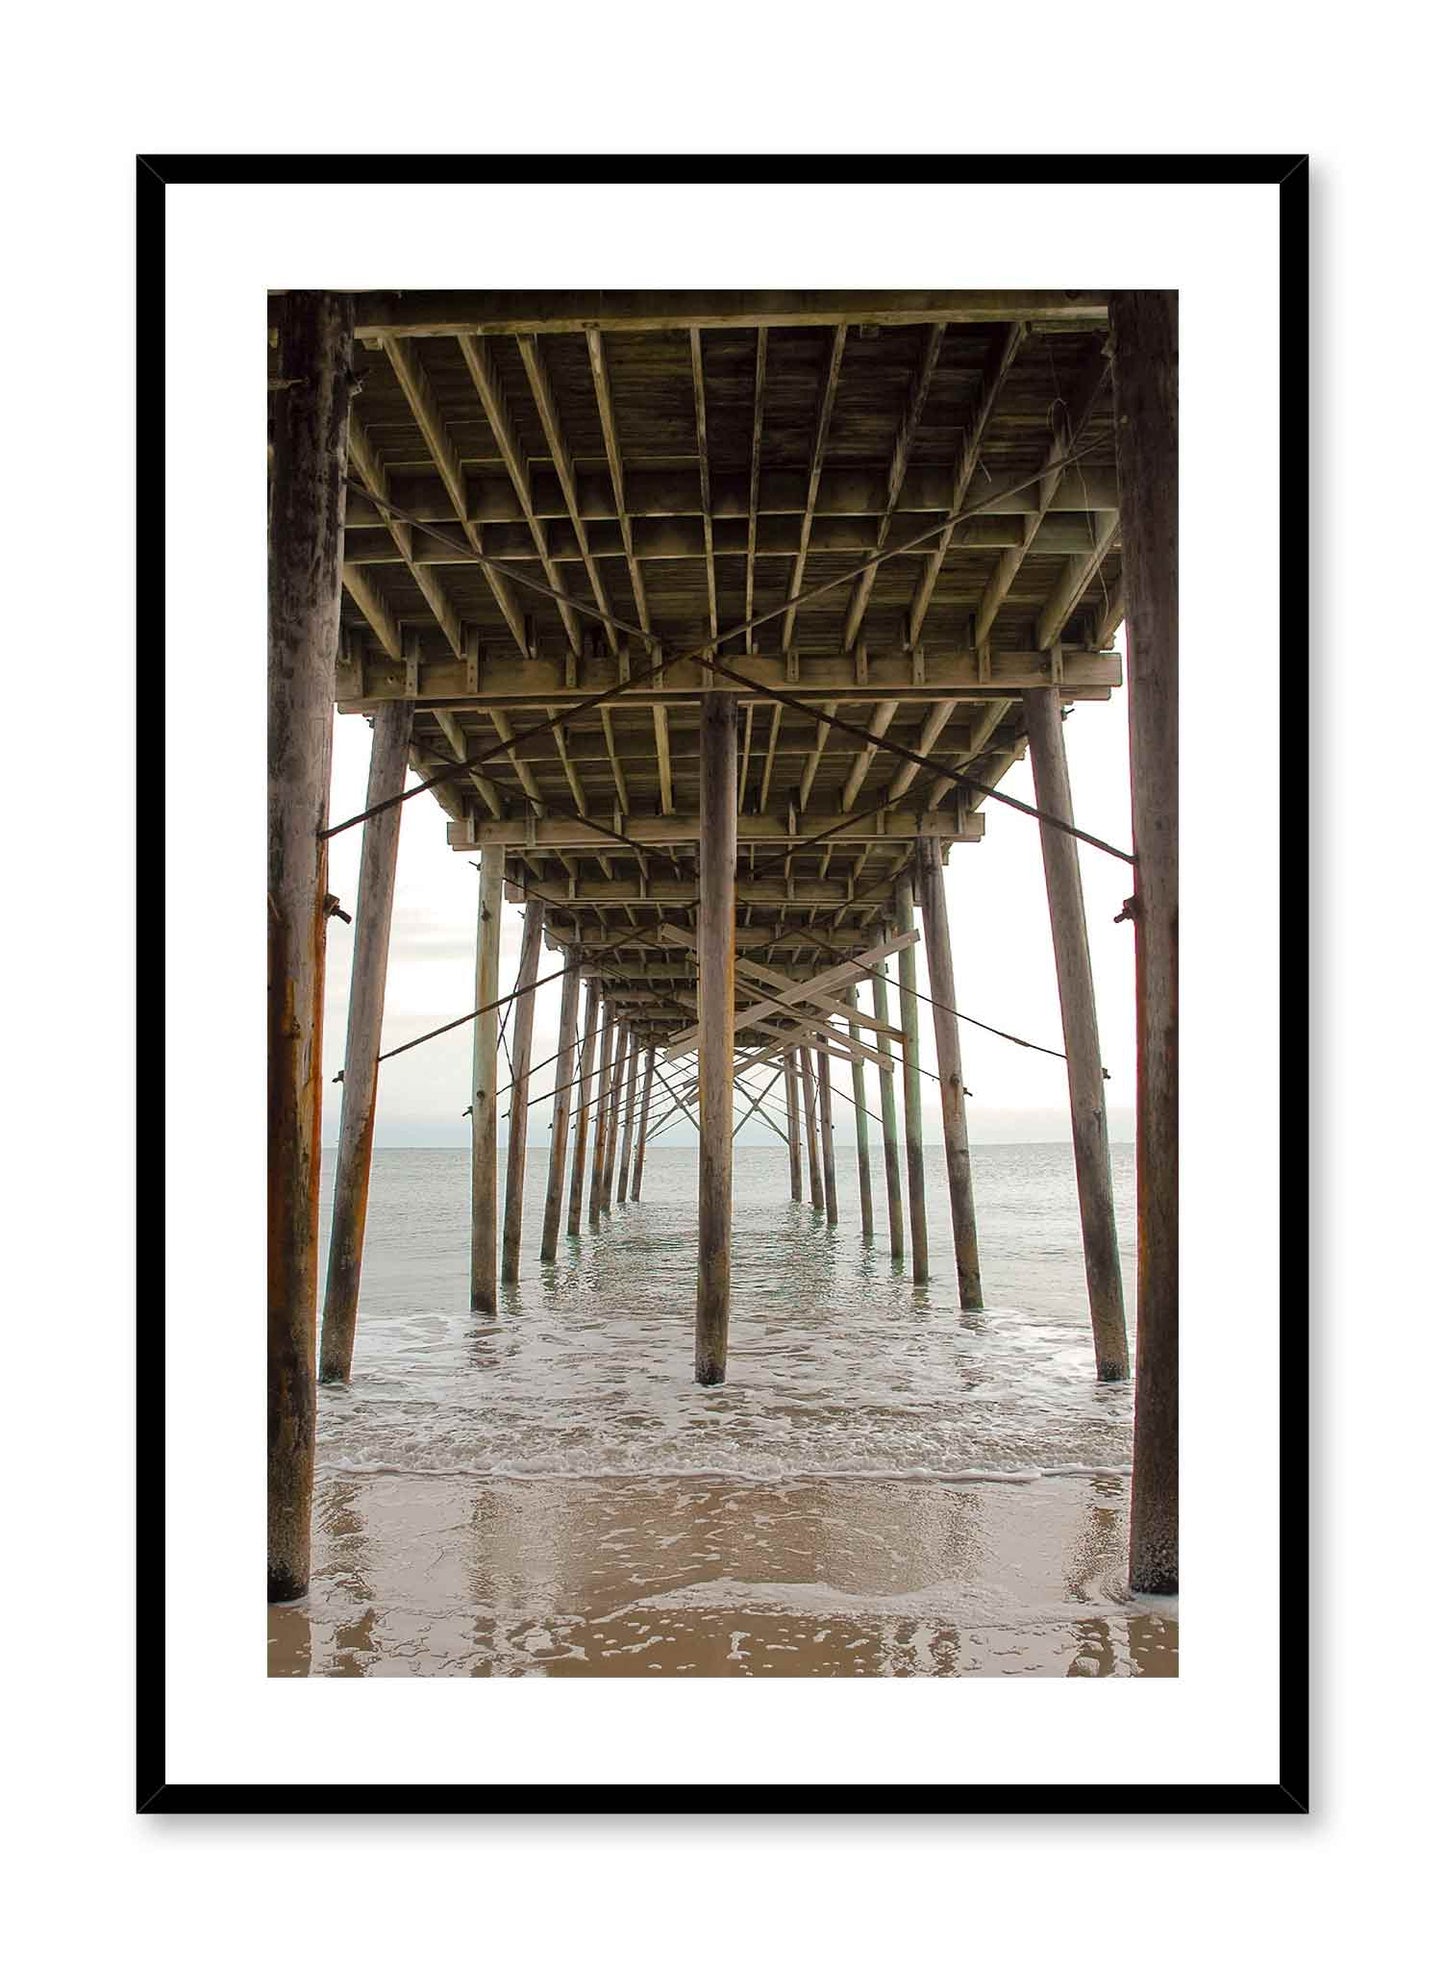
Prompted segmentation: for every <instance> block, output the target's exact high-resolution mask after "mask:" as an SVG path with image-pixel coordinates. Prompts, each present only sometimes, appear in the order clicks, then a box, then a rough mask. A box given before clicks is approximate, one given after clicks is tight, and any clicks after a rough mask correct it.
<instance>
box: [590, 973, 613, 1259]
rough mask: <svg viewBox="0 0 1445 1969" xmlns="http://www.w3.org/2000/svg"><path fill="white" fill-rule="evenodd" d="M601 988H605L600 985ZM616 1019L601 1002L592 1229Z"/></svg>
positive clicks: (597, 1219) (596, 1219) (596, 1220)
mask: <svg viewBox="0 0 1445 1969" xmlns="http://www.w3.org/2000/svg"><path fill="white" fill-rule="evenodd" d="M597 988H598V991H599V992H600V991H601V989H602V987H601V986H600V985H599V986H598V987H597ZM615 1028H616V1021H615V1020H614V1018H613V1016H612V1007H611V1006H610V1005H609V1004H608V1003H607V1001H606V999H603V1001H602V1040H601V1045H600V1049H599V1052H598V1056H597V1091H596V1094H595V1095H594V1099H595V1100H596V1103H597V1113H596V1118H595V1120H594V1122H593V1127H592V1183H591V1187H590V1188H589V1190H588V1192H587V1222H588V1225H589V1227H590V1228H591V1229H592V1230H594V1231H595V1230H597V1229H598V1228H599V1226H600V1225H601V1223H602V1180H603V1165H604V1164H605V1163H606V1161H607V1115H608V1110H609V1109H610V1108H611V1106H612V1040H613V1035H614V1032H615Z"/></svg>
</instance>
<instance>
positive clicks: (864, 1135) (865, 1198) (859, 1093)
mask: <svg viewBox="0 0 1445 1969" xmlns="http://www.w3.org/2000/svg"><path fill="white" fill-rule="evenodd" d="M847 1002H848V1010H849V1013H850V1014H851V1015H852V1016H851V1017H850V1021H849V1025H848V1037H849V1038H850V1039H853V1040H856V1039H857V1037H858V1025H857V1015H858V987H857V985H849V987H848V992H847ZM892 1064H893V1063H892V1061H891V1059H890V1060H889V1062H888V1066H889V1068H890V1069H891V1067H892ZM885 1077H886V1076H885V1074H884V1073H882V1072H880V1075H879V1078H880V1079H882V1078H885ZM853 1134H854V1140H855V1145H856V1147H857V1151H858V1214H859V1217H860V1219H861V1222H862V1229H863V1236H864V1237H865V1238H866V1239H869V1240H871V1239H872V1236H873V1163H872V1159H871V1157H870V1156H869V1153H868V1089H867V1087H866V1085H865V1083H864V1079H863V1062H862V1061H861V1060H855V1061H854V1062H853Z"/></svg>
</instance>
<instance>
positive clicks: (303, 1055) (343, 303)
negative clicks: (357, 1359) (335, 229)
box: [266, 292, 352, 1601]
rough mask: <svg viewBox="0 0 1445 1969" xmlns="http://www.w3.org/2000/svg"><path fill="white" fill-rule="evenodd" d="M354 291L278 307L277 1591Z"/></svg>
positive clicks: (299, 1266) (302, 1525) (296, 1436)
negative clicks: (281, 381) (282, 384)
mask: <svg viewBox="0 0 1445 1969" xmlns="http://www.w3.org/2000/svg"><path fill="white" fill-rule="evenodd" d="M351 330H352V306H351V302H350V301H349V300H348V299H346V298H345V297H344V296H342V295H339V294H331V293H325V292H317V293H306V294H295V295H291V296H289V297H288V298H287V300H286V302H285V304H284V305H283V306H282V308H281V310H280V313H279V321H278V337H279V354H280V363H281V374H282V376H283V377H285V378H286V379H287V380H288V382H289V383H290V384H291V387H289V388H287V389H284V390H279V391H277V392H276V394H275V396H274V398H273V400H272V408H273V413H274V420H275V423H274V439H273V447H272V473H271V512H270V537H269V542H268V569H267V576H268V580H267V602H268V625H267V626H268V649H267V715H268V732H267V748H266V751H267V787H268V791H267V809H266V818H267V851H266V897H267V904H268V909H267V940H266V941H267V947H266V966H267V978H266V1045H267V1106H266V1151H267V1162H266V1192H267V1231H266V1597H267V1599H268V1600H270V1601H282V1600H294V1599H296V1598H298V1597H299V1596H300V1595H301V1594H302V1593H304V1592H305V1591H306V1587H307V1583H308V1581H309V1579H310V1575H311V1486H312V1476H313V1471H314V1466H315V1454H316V1268H317V1242H318V1211H319V1205H320V1181H321V1168H320V1164H321V1040H322V1008H323V1004H324V999H325V949H326V909H325V896H326V861H327V857H326V848H325V844H324V843H323V842H321V841H319V839H318V836H319V834H320V832H321V830H322V829H323V828H324V827H325V826H326V822H327V798H328V788H329V783H330V774H331V718H332V710H331V706H332V698H333V694H334V692H335V688H336V685H335V677H336V655H337V625H338V622H339V620H340V611H341V523H342V507H343V480H344V477H345V466H346V422H347V417H348V414H349V411H350V405H351V391H350V383H351V371H350V358H351Z"/></svg>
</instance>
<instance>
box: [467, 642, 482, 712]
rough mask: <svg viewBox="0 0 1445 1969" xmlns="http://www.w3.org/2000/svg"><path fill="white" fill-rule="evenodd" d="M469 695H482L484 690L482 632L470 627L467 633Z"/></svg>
mask: <svg viewBox="0 0 1445 1969" xmlns="http://www.w3.org/2000/svg"><path fill="white" fill-rule="evenodd" d="M466 641H467V653H466V666H467V696H468V697H480V696H481V691H482V632H481V630H480V629H468V630H467V634H466Z"/></svg>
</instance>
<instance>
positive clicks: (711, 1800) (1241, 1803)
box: [136, 154, 1310, 1815]
mask: <svg viewBox="0 0 1445 1969" xmlns="http://www.w3.org/2000/svg"><path fill="white" fill-rule="evenodd" d="M593 170H596V171H599V172H605V173H606V175H607V177H608V179H609V180H610V181H614V182H617V181H621V182H628V183H637V184H648V183H658V182H662V183H671V182H677V181H679V180H682V181H690V182H703V183H717V182H727V183H769V184H776V183H787V182H810V183H817V182H826V183H833V184H845V185H846V184H850V183H869V184H876V183H880V182H890V181H901V180H906V181H907V182H909V183H910V184H917V183H918V182H919V180H920V179H927V180H929V181H931V182H932V183H933V184H934V185H936V186H938V187H946V186H948V185H951V184H970V185H981V184H1010V185H1028V184H1080V183H1084V184H1089V185H1181V186H1184V185H1189V186H1198V185H1247V184H1251V185H1275V186H1277V187H1278V192H1279V302H1280V358H1281V360H1280V398H1279V402H1280V432H1279V437H1280V459H1281V499H1280V511H1279V540H1280V575H1281V580H1280V596H1281V602H1280V607H1281V643H1282V646H1289V647H1293V648H1294V649H1296V650H1298V649H1300V647H1301V643H1302V641H1303V638H1304V635H1307V631H1308V622H1307V616H1306V610H1307V597H1308V593H1309V582H1308V526H1309V509H1308V499H1309V425H1308V414H1309V366H1308V360H1307V355H1306V353H1305V352H1307V350H1308V347H1309V313H1308V306H1309V170H1308V159H1307V158H1306V157H1304V156H1301V155H1297V154H1281V155H1268V154H1266V155H1245V156H1224V155H1200V156H1165V155H1149V156H1127V155H1110V156H1089V155H1081V154H1076V155H1071V156H1058V157H1051V156H1020V157H1014V156H955V157H936V156H930V157H911V156H904V155H895V156H848V157H844V156H837V157H834V156H746V157H744V156H726V155H711V156H709V155H699V156H686V155H673V156H605V157H604V156H597V157H578V156H525V155H512V156H499V157H487V156H471V157H464V156H419V155H408V156H395V157H388V156H380V155H372V156H337V155H330V156H327V155H304V156H302V155H277V156H204V155H173V154H165V155H142V156H139V157H138V158H137V160H136V312H137V337H136V348H137V364H136V390H137V410H138V415H137V429H138V432H139V433H140V439H139V442H138V446H137V492H138V510H140V511H144V512H148V513H151V514H158V513H161V512H162V511H163V509H164V502H165V498H166V490H167V488H166V485H165V475H164V462H163V461H164V449H165V446H164V437H165V416H166V407H165V381H166V322H165V278H166V190H167V187H168V186H170V185H217V186H220V185H242V184H277V183H287V184H292V183H297V184H328V185H336V184H348V185H368V184H388V185H391V184H423V183H425V184H437V183H446V184H459V183H460V184H498V183H502V184H506V183H516V182H527V183H547V182H560V181H569V182H571V181H575V180H576V178H577V177H578V175H579V174H582V175H586V174H587V173H588V172H590V171H593ZM162 540H163V528H160V527H155V528H151V529H148V531H147V535H146V547H145V551H144V553H142V554H140V555H139V556H138V559H137V566H136V606H137V624H138V638H144V641H145V644H146V645H147V646H148V647H152V648H153V646H154V642H155V637H156V634H157V625H158V624H163V623H164V621H165V613H166V612H165V581H166V569H165V559H164V552H163V548H162V546H161V544H160V543H161V542H162ZM1286 610H1287V611H1288V613H1287V616H1286V614H1285V611H1286ZM1286 631H1287V638H1286V633H1285V632H1286ZM1302 632H1303V634H1302ZM146 675H147V678H148V679H150V678H151V677H153V676H154V675H155V670H154V668H153V667H152V666H148V667H147V672H146ZM1303 676H1304V666H1303V664H1302V663H1301V664H1300V666H1299V668H1298V670H1297V672H1296V677H1295V683H1294V697H1293V702H1294V705H1295V707H1296V714H1295V717H1294V718H1293V719H1292V725H1291V728H1292V730H1294V731H1298V730H1299V729H1300V728H1301V726H1302V723H1303V718H1302V715H1301V714H1300V712H1299V696H1300V687H1301V683H1302V681H1303ZM144 708H145V713H146V715H145V718H144V719H140V718H138V719H137V730H138V731H140V730H145V731H146V733H147V740H148V743H149V742H151V741H153V739H154V736H155V733H156V730H157V717H156V710H157V707H156V704H155V701H154V694H153V690H152V686H151V684H150V683H149V682H148V683H147V702H146V705H145V707H144ZM159 728H160V730H161V731H162V732H164V730H165V721H164V707H161V719H160V726H159ZM138 763H139V762H138ZM1278 770H1279V784H1280V792H1281V800H1282V804H1283V807H1284V810H1285V811H1287V812H1299V811H1301V810H1303V809H1304V808H1305V806H1306V805H1307V798H1308V787H1307V783H1306V782H1307V766H1306V763H1305V759H1304V752H1303V748H1302V747H1301V746H1300V745H1298V744H1297V743H1289V742H1282V744H1281V751H1280V757H1279V761H1278ZM156 780H157V776H156V775H154V774H153V773H146V774H143V773H141V772H139V771H138V773H137V785H138V786H139V785H141V784H142V783H143V784H144V785H145V787H146V803H147V807H146V815H145V834H144V835H141V834H140V833H139V830H138V838H141V839H144V838H147V837H150V838H155V837H156V833H157V821H158V818H159V815H158V803H159V801H160V799H161V797H162V794H161V790H160V788H159V787H158V785H157V783H156ZM138 893H139V896H140V899H141V900H140V905H139V915H140V921H139V924H138V928H139V931H140V934H139V936H138V939H137V947H138V949H139V950H140V951H142V952H145V951H155V950H158V949H161V948H163V944H164V925H163V922H162V920H161V919H162V905H161V902H160V900H159V894H160V892H159V887H158V885H155V884H151V883H140V884H139V885H138ZM1281 894H1282V898H1283V900H1282V905H1281V908H1282V912H1283V920H1282V923H1281V929H1282V931H1283V937H1282V950H1283V956H1282V964H1281V993H1282V1000H1281V1003H1282V1007H1283V1006H1286V1005H1287V1006H1289V1007H1290V1008H1291V1009H1293V1008H1294V1007H1295V1006H1297V1005H1298V1003H1299V1002H1300V998H1301V996H1302V994H1303V991H1304V987H1305V984H1306V979H1305V977H1304V975H1303V972H1304V965H1305V957H1304V952H1305V950H1306V949H1307V934H1308V921H1307V908H1308V905H1307V901H1306V898H1305V894H1304V889H1303V885H1302V884H1300V883H1298V882H1292V883H1285V884H1282V888H1281ZM143 962H144V960H143ZM138 984H139V986H140V989H139V990H138V993H137V1003H138V1006H139V1008H140V1010H139V1019H138V1027H139V1029H138V1035H137V1037H138V1042H139V1049H140V1053H141V1056H142V1057H147V1058H149V1059H152V1060H155V1059H157V1058H159V1057H161V1056H162V1054H163V1037H164V1030H165V1002H164V990H163V979H162V977H161V975H160V974H159V965H157V967H156V974H155V975H151V976H146V975H142V976H140V977H139V979H138ZM1282 1035H1283V1042H1282V1051H1281V1082H1280V1088H1279V1094H1280V1099H1281V1101H1282V1102H1283V1103H1284V1104H1285V1106H1286V1107H1287V1110H1288V1112H1289V1113H1290V1114H1291V1116H1292V1117H1295V1118H1296V1119H1300V1118H1302V1117H1304V1116H1306V1115H1307V1112H1308V1082H1307V1064H1306V1049H1305V1038H1304V1035H1303V1032H1302V1030H1301V1028H1300V1023H1299V1021H1298V1020H1297V1019H1295V1018H1289V1019H1286V1020H1285V1021H1284V1023H1283V1025H1282ZM154 1105H156V1106H158V1105H160V1104H159V1102H156V1103H155V1104H154ZM155 1147H156V1144H155V1141H154V1138H153V1136H152V1134H151V1133H150V1130H149V1128H148V1127H147V1129H146V1133H145V1134H144V1135H143V1137H142V1139H141V1140H140V1142H139V1143H138V1160H139V1162H140V1166H145V1164H146V1162H147V1161H149V1160H151V1159H153V1157H154V1153H155ZM1300 1187H1301V1189H1302V1186H1300ZM1279 1207H1280V1221H1281V1229H1282V1233H1283V1236H1282V1248H1284V1249H1286V1250H1287V1251H1288V1253H1289V1255H1290V1271H1291V1278H1292V1281H1293V1282H1292V1284H1291V1285H1290V1288H1289V1290H1288V1291H1286V1288H1285V1279H1284V1276H1283V1273H1282V1274H1281V1277H1280V1279H1279V1280H1278V1281H1277V1289H1278V1293H1279V1306H1280V1320H1281V1337H1282V1340H1283V1342H1284V1347H1285V1358H1286V1359H1287V1360H1288V1362H1289V1364H1290V1372H1289V1374H1288V1376H1286V1377H1282V1381H1281V1396H1280V1403H1281V1406H1280V1444H1279V1447H1280V1463H1279V1470H1278V1483H1279V1495H1280V1513H1281V1525H1280V1531H1281V1538H1280V1555H1281V1556H1280V1582H1279V1583H1280V1594H1281V1603H1282V1604H1286V1605H1290V1606H1292V1607H1295V1608H1299V1609H1304V1608H1307V1607H1308V1605H1309V1546H1310V1536H1309V1533H1310V1527H1309V1508H1308V1493H1307V1472H1308V1468H1309V1418H1308V1409H1307V1390H1308V1385H1309V1369H1308V1346H1309V1331H1308V1300H1307V1291H1306V1290H1304V1289H1301V1287H1300V1285H1299V1283H1298V1280H1299V1278H1300V1277H1301V1275H1302V1274H1303V1272H1304V1269H1305V1267H1304V1262H1303V1254H1304V1250H1305V1235H1306V1226H1305V1221H1304V1217H1305V1206H1304V1201H1303V1197H1302V1194H1299V1193H1296V1194H1294V1195H1291V1194H1289V1193H1288V1192H1285V1191H1282V1192H1281V1195H1280V1199H1279ZM164 1253H165V1221H164V1207H163V1203H162V1201H161V1198H160V1192H159V1189H158V1188H157V1187H154V1186H153V1187H152V1188H150V1190H149V1191H148V1193H146V1195H145V1199H144V1201H143V1203H142V1207H141V1213H140V1218H139V1222H138V1226H137V1256H138V1270H139V1277H140V1279H141V1280H143V1281H144V1282H145V1291H144V1293H143V1294H138V1303H140V1304H151V1305H153V1303H154V1280H155V1279H156V1277H157V1276H160V1275H163V1272H164ZM164 1334H165V1323H164V1321H163V1320H162V1319H160V1318H157V1317H154V1316H153V1315H151V1316H147V1317H144V1318H140V1319H138V1320H137V1333H136V1367H137V1376H136V1385H137V1391H138V1393H137V1425H138V1426H137V1463H136V1487H137V1499H138V1525H137V1540H136V1543H137V1569H138V1582H139V1620H140V1631H139V1636H138V1646H137V1651H136V1652H137V1687H136V1810H137V1812H139V1813H236V1812H242V1813H264V1812H288V1813H290V1812H303V1813H337V1812H343V1813H357V1812H360V1813H438V1812H449V1813H450V1812H460V1813H484V1812H485V1813H508V1814H559V1813H577V1812H588V1813H595V1812H605V1813H616V1812H626V1813H639V1814H640V1813H658V1812H666V1813H706V1814H718V1813H726V1814H742V1813H769V1814H776V1813H780V1812H781V1813H793V1814H807V1815H815V1814H860V1813H869V1814H873V1813H913V1814H917V1813H930V1814H996V1813H1004V1814H1016V1813H1034V1814H1043V1813H1098V1812H1104V1813H1126V1814H1139V1813H1147V1814H1158V1813H1166V1814H1171V1815H1179V1814H1190V1813H1206V1814H1218V1813H1231V1812H1233V1813H1238V1812H1250V1813H1267V1814H1285V1815H1297V1814H1300V1813H1305V1812H1307V1811H1308V1810H1309V1802H1308V1801H1309V1765H1310V1742H1309V1735H1310V1686H1309V1667H1308V1656H1307V1653H1306V1656H1305V1658H1304V1662H1303V1665H1302V1664H1301V1660H1300V1657H1299V1654H1298V1652H1297V1650H1296V1649H1295V1648H1294V1647H1292V1648H1291V1650H1290V1653H1289V1654H1288V1656H1286V1654H1285V1653H1284V1651H1283V1644H1282V1648H1281V1656H1280V1660H1279V1662H1278V1665H1277V1672H1278V1678H1279V1682H1278V1686H1279V1712H1278V1713H1279V1741H1278V1768H1279V1773H1280V1777H1279V1781H1278V1782H1277V1783H1275V1784H1263V1783H1238V1784H1215V1785H1206V1784H1197V1783H1180V1784H1178V1785H1173V1784H1122V1785H1106V1784H1092V1783H1090V1784H1078V1785H1062V1784H1028V1783H1021V1784H1017V1785H1013V1784H969V1783H959V1784H940V1785H897V1784H857V1785H846V1786H822V1785H817V1784H809V1783H806V1782H800V1783H796V1784H782V1785H752V1784H748V1785H729V1786H724V1785H718V1784H714V1783H709V1782H703V1783H699V1784H697V1785H676V1784H649V1783H640V1784H605V1785H604V1784H598V1785H581V1784H575V1785H574V1784H562V1785H519V1784H501V1785H488V1784H436V1785H431V1784H385V1783H379V1784H358V1785H354V1786H352V1785H337V1784H331V1783H316V1784H309V1783H307V1784H279V1783H278V1784H233V1783H225V1782H218V1783H172V1782H170V1781H168V1779H167V1776H166V1722H165V1686H166V1662H165V1653H164V1645H163V1642H161V1641H158V1639H157V1629H156V1625H155V1623H154V1622H153V1621H152V1620H151V1619H149V1618H148V1615H147V1611H146V1610H147V1608H148V1607H151V1606H154V1605H155V1604H156V1602H157V1601H158V1600H159V1599H160V1598H161V1597H162V1596H163V1595H164V1591H165V1529H164V1516H163V1507H164V1498H165V1480H166V1470H165V1427H164V1419H165V1392H166V1373H167V1363H166V1359H165V1338H164ZM258 1467H259V1466H258ZM160 1631H161V1632H162V1633H163V1625H162V1627H161V1630H160Z"/></svg>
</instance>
